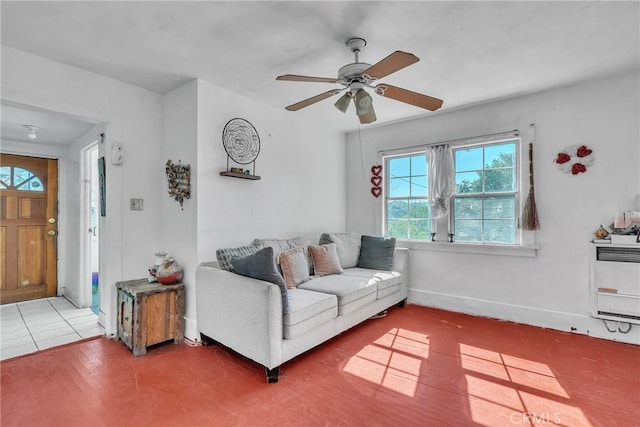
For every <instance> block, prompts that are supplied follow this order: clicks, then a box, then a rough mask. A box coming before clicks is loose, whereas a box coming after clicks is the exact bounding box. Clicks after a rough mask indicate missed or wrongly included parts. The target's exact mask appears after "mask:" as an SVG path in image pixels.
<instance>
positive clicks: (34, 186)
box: [18, 176, 44, 191]
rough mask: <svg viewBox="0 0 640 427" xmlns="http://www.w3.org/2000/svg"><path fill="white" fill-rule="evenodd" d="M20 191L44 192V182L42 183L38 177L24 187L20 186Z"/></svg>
mask: <svg viewBox="0 0 640 427" xmlns="http://www.w3.org/2000/svg"><path fill="white" fill-rule="evenodd" d="M18 190H26V191H44V188H43V186H42V181H40V179H39V178H37V177H35V176H34V177H32V178H31V179H30V180H29V181H27V182H26V183H25V184H24V185H22V186H20V187H19V188H18Z"/></svg>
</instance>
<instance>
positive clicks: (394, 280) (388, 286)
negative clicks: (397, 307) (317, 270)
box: [344, 267, 402, 299]
mask: <svg viewBox="0 0 640 427" xmlns="http://www.w3.org/2000/svg"><path fill="white" fill-rule="evenodd" d="M344 275H346V276H355V277H362V278H366V279H368V280H369V283H372V284H373V283H375V284H376V287H377V289H378V291H377V296H376V298H377V299H380V298H384V297H386V296H387V295H390V294H393V293H395V292H398V291H399V290H400V287H401V286H402V274H400V273H398V272H397V271H377V270H371V269H368V268H359V267H356V268H348V269H346V270H345V271H344Z"/></svg>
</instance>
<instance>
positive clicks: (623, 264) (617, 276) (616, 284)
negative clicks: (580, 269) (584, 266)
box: [590, 243, 640, 332]
mask: <svg viewBox="0 0 640 427" xmlns="http://www.w3.org/2000/svg"><path fill="white" fill-rule="evenodd" d="M590 257H591V260H590V266H591V274H590V279H591V280H590V282H591V304H592V309H591V313H592V315H593V317H596V318H599V319H604V320H613V321H618V322H624V323H627V324H628V328H620V326H619V325H618V331H620V332H628V331H629V330H630V329H631V324H640V245H617V244H615V243H610V244H597V243H593V244H591V254H590ZM607 328H608V329H609V330H610V331H611V332H613V331H614V330H611V329H610V328H609V326H607Z"/></svg>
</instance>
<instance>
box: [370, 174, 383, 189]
mask: <svg viewBox="0 0 640 427" xmlns="http://www.w3.org/2000/svg"><path fill="white" fill-rule="evenodd" d="M381 183H382V177H381V176H372V177H371V184H373V186H374V187H380V184H381Z"/></svg>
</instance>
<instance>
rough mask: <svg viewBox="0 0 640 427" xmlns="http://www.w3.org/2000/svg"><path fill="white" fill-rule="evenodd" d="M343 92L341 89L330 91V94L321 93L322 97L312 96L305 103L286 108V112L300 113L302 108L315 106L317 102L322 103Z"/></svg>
mask: <svg viewBox="0 0 640 427" xmlns="http://www.w3.org/2000/svg"><path fill="white" fill-rule="evenodd" d="M340 92H342V91H341V90H339V89H334V90H330V91H328V92H324V93H321V94H320V95H316V96H312V97H311V98H308V99H305V100H304V101H300V102H296V103H295V104H291V105H289V106H288V107H284V108H285V110H289V111H298V110H300V109H301V108H304V107H308V106H309V105H311V104H315V103H316V102H319V101H322V100H323V99H327V98H330V97H332V96H334V95H337V94H339V93H340Z"/></svg>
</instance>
